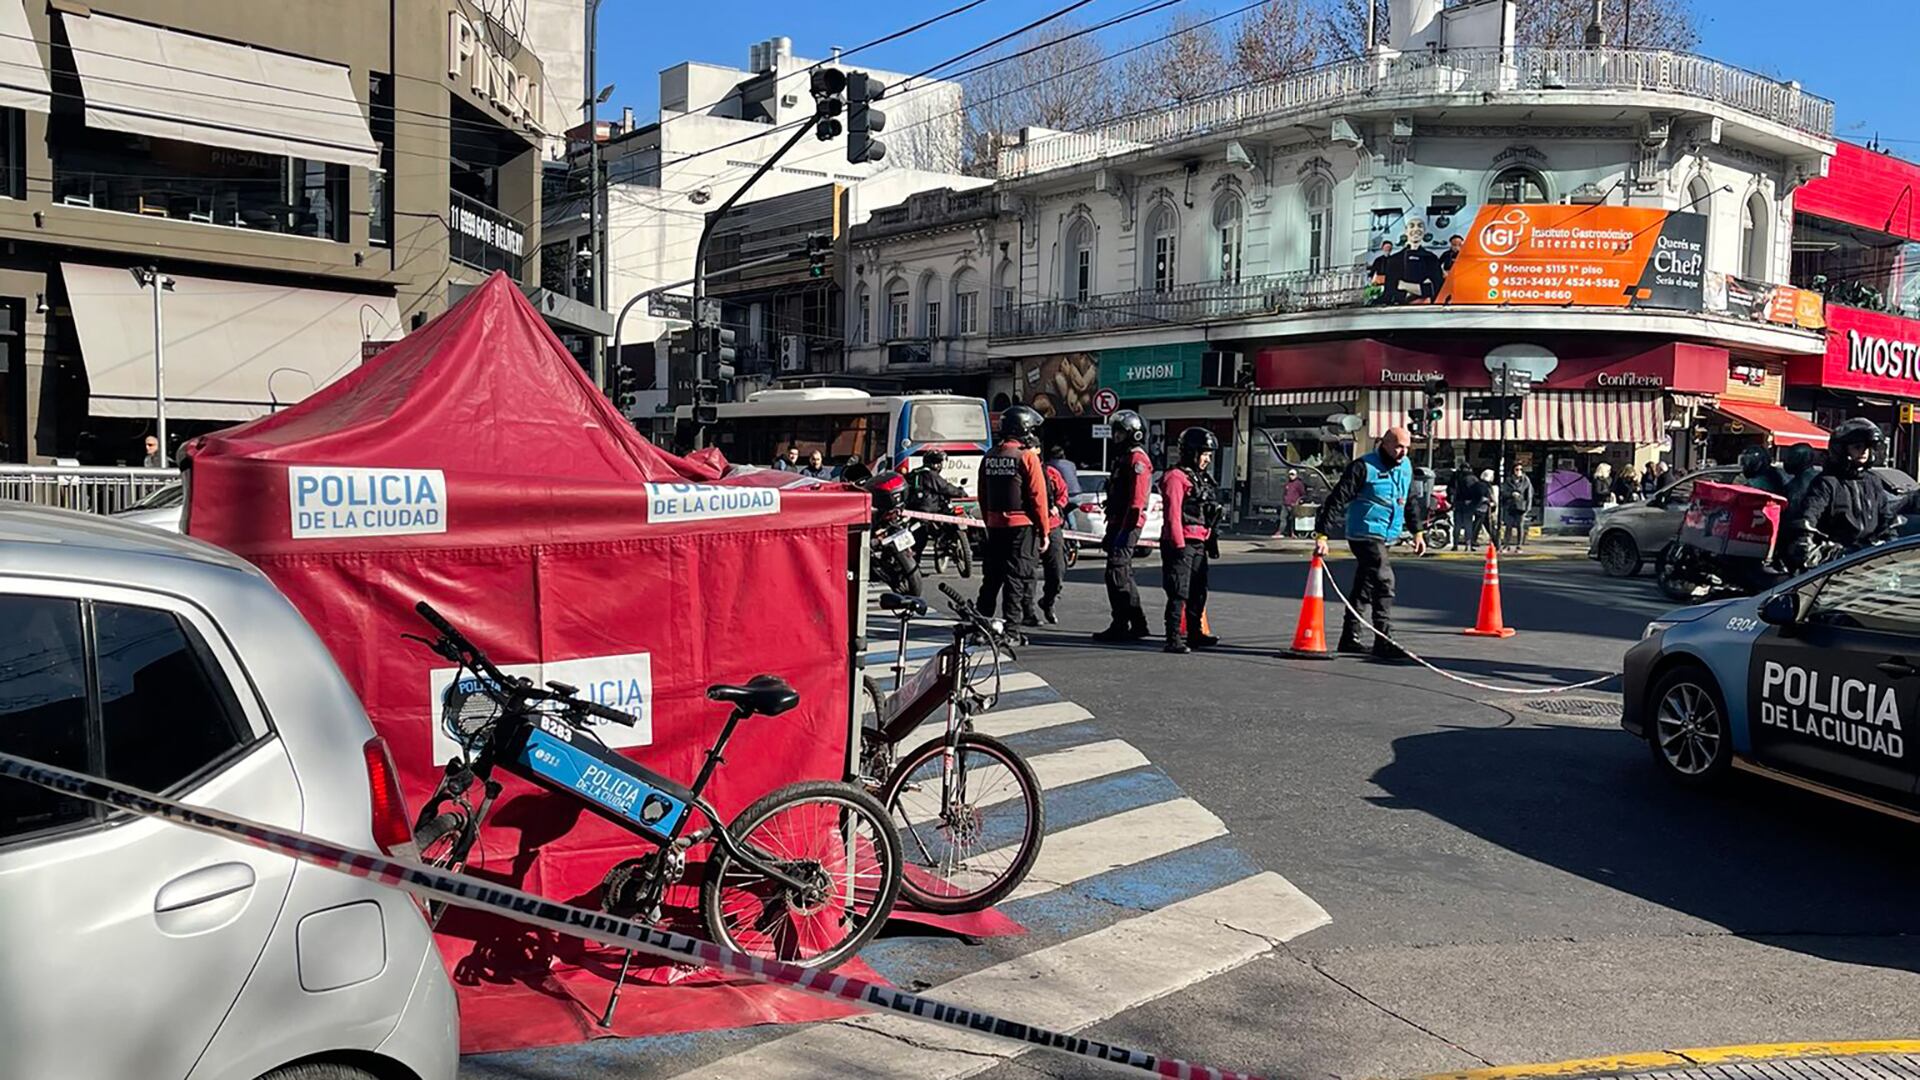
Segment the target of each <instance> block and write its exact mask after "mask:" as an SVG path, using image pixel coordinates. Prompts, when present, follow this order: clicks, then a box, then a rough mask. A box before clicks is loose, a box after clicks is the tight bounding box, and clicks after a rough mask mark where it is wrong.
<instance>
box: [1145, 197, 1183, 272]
mask: <svg viewBox="0 0 1920 1080" xmlns="http://www.w3.org/2000/svg"><path fill="white" fill-rule="evenodd" d="M1179 231H1180V219H1179V217H1178V216H1177V215H1176V214H1175V213H1174V211H1173V207H1171V206H1168V205H1166V204H1165V203H1162V204H1160V206H1158V207H1156V208H1155V209H1154V211H1153V213H1152V214H1150V215H1149V216H1148V217H1147V229H1146V235H1147V236H1149V237H1151V238H1152V242H1151V243H1150V244H1149V245H1148V247H1147V259H1148V263H1147V266H1146V274H1145V277H1146V280H1147V283H1148V285H1149V286H1150V287H1151V288H1152V289H1153V291H1154V292H1157V293H1158V292H1166V291H1167V290H1169V289H1171V288H1173V285H1174V278H1175V276H1176V275H1175V268H1176V266H1177V265H1178V263H1179V256H1180V253H1179V247H1178V245H1179Z"/></svg>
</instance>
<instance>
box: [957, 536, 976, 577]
mask: <svg viewBox="0 0 1920 1080" xmlns="http://www.w3.org/2000/svg"><path fill="white" fill-rule="evenodd" d="M953 558H954V561H955V562H956V563H958V564H959V567H960V576H961V577H963V578H964V577H972V576H973V545H972V544H970V543H968V541H967V538H966V537H965V536H964V535H963V536H961V537H960V538H959V539H958V540H955V541H954V543H953Z"/></svg>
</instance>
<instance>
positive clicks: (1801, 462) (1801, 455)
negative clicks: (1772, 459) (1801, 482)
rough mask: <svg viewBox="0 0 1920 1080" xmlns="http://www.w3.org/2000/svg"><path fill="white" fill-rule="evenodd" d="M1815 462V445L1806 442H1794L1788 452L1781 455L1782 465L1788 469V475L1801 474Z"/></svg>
mask: <svg viewBox="0 0 1920 1080" xmlns="http://www.w3.org/2000/svg"><path fill="white" fill-rule="evenodd" d="M1812 464H1813V447H1811V446H1809V445H1807V444H1806V443H1794V444H1793V445H1792V446H1789V447H1787V452H1786V453H1784V454H1782V455H1780V467H1781V468H1783V469H1785V470H1787V475H1788V476H1799V475H1800V474H1801V473H1803V472H1806V471H1807V469H1808V467H1809V466H1811V465H1812Z"/></svg>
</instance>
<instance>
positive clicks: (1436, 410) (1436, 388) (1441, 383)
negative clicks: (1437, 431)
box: [1426, 379, 1447, 424]
mask: <svg viewBox="0 0 1920 1080" xmlns="http://www.w3.org/2000/svg"><path fill="white" fill-rule="evenodd" d="M1426 414H1427V415H1426V418H1427V420H1428V421H1429V422H1431V423H1435V424H1438V423H1439V422H1440V418H1441V417H1442V416H1445V415H1446V414H1447V380H1445V379H1428V380H1427V407H1426Z"/></svg>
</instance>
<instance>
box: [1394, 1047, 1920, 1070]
mask: <svg viewBox="0 0 1920 1080" xmlns="http://www.w3.org/2000/svg"><path fill="white" fill-rule="evenodd" d="M1867 1054H1920V1039H1882V1040H1876V1041H1859V1042H1800V1043H1744V1044H1738V1045H1734V1046H1707V1047H1696V1048H1693V1049H1689V1050H1648V1051H1643V1052H1640V1053H1632V1054H1609V1055H1605V1056H1602V1057H1590V1058H1572V1059H1570V1060H1567V1061H1554V1062H1545V1063H1540V1064H1534V1065H1501V1066H1496V1067H1494V1068H1488V1069H1465V1070H1462V1071H1459V1072H1441V1073H1428V1074H1427V1075H1425V1076H1422V1077H1418V1078H1417V1080H1534V1078H1548V1077H1552V1078H1559V1080H1566V1078H1571V1077H1584V1076H1620V1075H1625V1074H1630V1073H1641V1072H1651V1071H1654V1070H1658V1069H1686V1068H1698V1067H1701V1066H1709V1065H1724V1064H1728V1063H1731V1062H1743V1061H1786V1060H1791V1059H1794V1058H1835V1057H1859V1056H1862V1055H1867Z"/></svg>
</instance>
